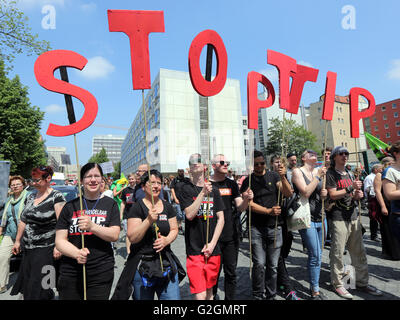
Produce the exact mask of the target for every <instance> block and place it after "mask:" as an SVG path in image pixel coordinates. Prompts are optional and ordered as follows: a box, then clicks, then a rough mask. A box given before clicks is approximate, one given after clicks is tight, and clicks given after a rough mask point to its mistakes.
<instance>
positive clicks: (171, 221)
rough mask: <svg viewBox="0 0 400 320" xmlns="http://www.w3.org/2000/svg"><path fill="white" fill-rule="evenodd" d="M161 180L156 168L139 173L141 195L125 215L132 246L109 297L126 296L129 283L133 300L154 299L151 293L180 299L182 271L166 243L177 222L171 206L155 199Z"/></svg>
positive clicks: (174, 232) (122, 297) (118, 297)
mask: <svg viewBox="0 0 400 320" xmlns="http://www.w3.org/2000/svg"><path fill="white" fill-rule="evenodd" d="M162 183H163V176H162V175H161V173H160V172H159V171H157V170H151V171H150V179H149V175H148V173H147V172H146V173H144V174H143V176H142V184H141V185H142V188H143V190H144V193H145V197H144V198H143V199H140V200H138V201H137V202H135V203H134V204H133V205H132V207H131V208H130V210H129V211H128V213H127V215H126V216H127V219H128V229H127V236H128V237H129V241H130V242H131V243H132V245H131V250H130V254H129V257H128V260H127V263H126V266H125V268H124V271H123V272H122V274H121V278H120V279H119V281H118V285H117V289H116V291H115V293H114V296H113V299H118V300H124V299H128V298H129V294H126V293H127V292H128V291H127V288H130V287H131V284H133V287H134V293H133V296H134V299H135V300H154V294H155V293H156V294H157V296H158V299H159V300H180V292H179V281H180V280H182V279H183V277H184V275H185V271H184V269H183V267H182V266H181V264H180V262H179V260H178V258H177V257H176V256H175V255H174V253H173V252H172V250H171V246H170V245H171V243H172V242H174V241H175V239H176V237H177V235H178V222H177V220H176V212H175V210H174V208H173V207H172V205H171V204H170V203H169V202H168V201H165V200H162V199H160V198H159V195H160V193H161V187H162ZM153 203H154V205H153ZM156 231H157V235H156ZM161 263H162V266H163V267H162V268H163V269H161ZM178 271H179V272H178Z"/></svg>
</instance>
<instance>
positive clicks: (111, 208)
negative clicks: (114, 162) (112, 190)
mask: <svg viewBox="0 0 400 320" xmlns="http://www.w3.org/2000/svg"><path fill="white" fill-rule="evenodd" d="M80 177H81V182H82V185H83V189H84V196H83V213H82V212H81V209H80V203H79V202H80V200H79V198H76V199H74V200H71V201H69V202H67V204H66V205H65V206H64V208H63V210H62V211H61V214H60V217H59V219H58V221H57V226H56V229H57V231H56V247H57V249H58V250H59V251H60V252H61V253H62V254H63V257H62V260H61V264H60V277H59V280H58V283H57V289H58V291H59V294H60V299H61V300H82V299H83V297H84V293H86V294H85V296H86V297H87V300H108V299H109V295H110V291H111V286H112V283H113V279H114V263H115V261H114V252H113V249H112V246H111V242H115V241H117V240H118V237H119V233H120V229H121V223H120V215H119V210H118V205H117V203H116V202H115V201H114V200H113V199H111V198H109V197H101V191H100V188H101V183H102V177H103V171H102V169H101V167H100V166H99V165H98V164H97V163H93V162H90V163H87V164H85V165H84V166H83V167H82V168H81V171H80ZM82 232H83V233H84V236H85V243H84V246H85V247H84V248H82V237H81V234H82ZM83 264H84V265H85V266H86V288H84V287H83V270H82V267H81V266H82V265H83ZM84 290H86V292H84Z"/></svg>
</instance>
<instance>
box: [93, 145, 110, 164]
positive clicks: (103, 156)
mask: <svg viewBox="0 0 400 320" xmlns="http://www.w3.org/2000/svg"><path fill="white" fill-rule="evenodd" d="M108 161H109V160H108V157H107V152H106V149H104V148H101V150H100V152H98V153H96V154H94V155H93V156H91V157H90V159H89V160H88V162H95V163H99V164H100V163H104V162H108Z"/></svg>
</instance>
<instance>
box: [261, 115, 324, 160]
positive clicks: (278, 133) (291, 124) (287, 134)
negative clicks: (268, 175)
mask: <svg viewBox="0 0 400 320" xmlns="http://www.w3.org/2000/svg"><path fill="white" fill-rule="evenodd" d="M283 124H284V128H283ZM283 129H284V130H285V131H283ZM283 134H284V141H285V142H284V145H283V147H284V153H286V152H295V153H296V154H297V155H300V154H301V153H302V152H303V151H304V150H306V149H313V150H315V151H316V152H318V153H319V149H321V148H322V146H321V147H318V146H317V145H316V141H317V138H316V137H315V135H314V134H313V133H312V132H310V131H307V130H306V129H305V128H304V127H303V126H302V125H299V124H297V123H296V121H294V120H289V119H285V122H283V120H282V121H281V120H279V119H278V118H274V119H272V120H271V128H270V129H269V130H268V144H267V147H266V148H265V150H262V151H264V152H265V153H266V154H267V155H272V154H281V153H282V143H283V141H282V137H283Z"/></svg>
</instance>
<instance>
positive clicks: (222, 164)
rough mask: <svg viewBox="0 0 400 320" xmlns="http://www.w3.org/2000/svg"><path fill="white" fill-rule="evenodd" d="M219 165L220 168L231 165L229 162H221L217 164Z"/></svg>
mask: <svg viewBox="0 0 400 320" xmlns="http://www.w3.org/2000/svg"><path fill="white" fill-rule="evenodd" d="M219 164H220V165H221V166H224V165H227V166H228V167H229V165H230V164H231V163H230V161H224V160H221V161H220V162H219Z"/></svg>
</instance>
